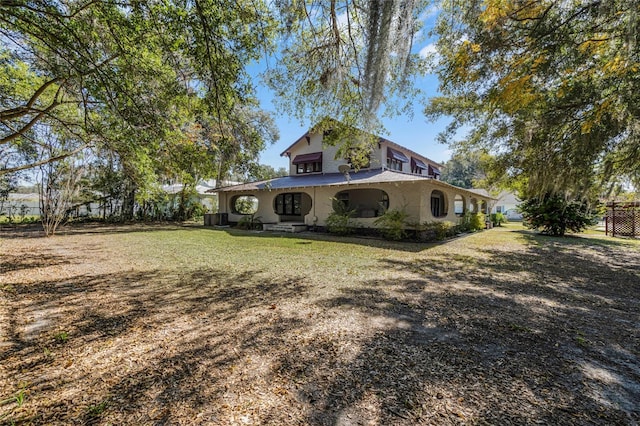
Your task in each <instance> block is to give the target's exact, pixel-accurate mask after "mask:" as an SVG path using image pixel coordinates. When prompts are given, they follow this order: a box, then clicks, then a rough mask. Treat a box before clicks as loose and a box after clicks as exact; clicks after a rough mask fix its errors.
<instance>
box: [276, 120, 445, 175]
mask: <svg viewBox="0 0 640 426" xmlns="http://www.w3.org/2000/svg"><path fill="white" fill-rule="evenodd" d="M334 121H337V120H334ZM314 127H315V126H313V127H311V129H309V130H307V131H306V132H305V134H303V135H302V136H300V137H299V138H298V139H296V141H295V142H294V143H292V144H291V145H289V146H288V147H287V148H286V149H285V150H284V151H282V152H281V153H280V156H281V157H284V156H285V155H287V156H288V155H289V154H290V153H291V152H290V151H291V149H292V148H293V147H294V146H296V145H297V144H298V143H300V142H302V141H307V142H308V141H309V140H310V138H311V134H312V132H311V130H312V129H313V128H314ZM362 132H364V130H362ZM364 133H367V132H364ZM369 134H370V133H369ZM378 143H386V144H388V145H391V146H392V148H395V149H400V150H403V151H406V152H408V153H409V155H412V156H416V157H420V158H424V159H425V160H427V161H428V162H431V163H433V164H435V165H436V166H438V167H440V168H442V167H444V165H443V164H441V163H438V162H436V161H433V160H432V159H430V158H428V157H425V156H424V155H422V154H418V153H417V152H415V151H412V150H410V149H409V148H406V147H404V146H402V145H399V144H397V143H395V142H393V141H390V140H389V139H386V138H383V137H382V136H378Z"/></svg>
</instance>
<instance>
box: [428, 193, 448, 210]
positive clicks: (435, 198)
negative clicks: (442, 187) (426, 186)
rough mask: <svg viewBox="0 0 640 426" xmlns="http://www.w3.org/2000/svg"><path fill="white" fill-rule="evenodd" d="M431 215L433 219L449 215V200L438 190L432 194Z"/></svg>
mask: <svg viewBox="0 0 640 426" xmlns="http://www.w3.org/2000/svg"><path fill="white" fill-rule="evenodd" d="M431 214H432V215H433V217H443V216H446V215H447V199H446V197H445V196H444V193H443V192H442V191H438V190H437V189H436V190H433V191H432V192H431Z"/></svg>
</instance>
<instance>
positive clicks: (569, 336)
mask: <svg viewBox="0 0 640 426" xmlns="http://www.w3.org/2000/svg"><path fill="white" fill-rule="evenodd" d="M532 238H534V239H535V240H536V242H537V243H538V244H529V245H527V249H526V250H525V251H523V252H516V253H505V251H503V250H498V249H494V248H487V249H484V250H482V252H483V253H482V256H479V257H474V258H467V257H465V256H462V255H453V256H452V255H448V254H446V253H443V254H441V255H431V256H430V257H429V258H425V259H422V260H417V261H416V260H411V261H402V260H397V259H393V260H391V259H383V260H382V261H381V269H383V270H388V268H394V269H396V270H397V272H398V274H397V276H398V277H404V278H399V279H396V280H394V281H393V282H381V281H379V280H371V281H368V282H366V283H365V284H364V285H362V286H360V287H358V288H356V287H355V286H354V287H353V288H349V289H345V290H344V291H343V295H342V296H340V297H334V298H330V299H327V300H324V301H323V302H321V304H320V306H321V307H322V308H323V309H327V310H339V311H347V312H357V313H360V314H361V315H363V316H365V317H366V318H369V319H375V318H377V321H378V322H379V323H381V324H383V325H384V326H382V327H380V330H379V331H378V333H376V334H375V335H374V336H373V337H371V338H368V339H366V340H365V341H364V342H362V345H361V346H360V348H359V350H358V353H357V355H356V356H355V357H353V358H351V359H349V360H346V361H345V360H344V358H341V357H335V356H333V357H332V356H331V354H332V353H336V351H338V347H339V345H340V343H339V342H332V344H331V345H329V347H327V343H326V342H322V341H319V342H317V343H316V344H315V347H312V348H301V349H300V350H298V351H295V352H293V353H292V354H291V355H290V356H288V357H286V358H285V359H283V360H282V361H281V367H280V368H284V369H285V370H286V371H287V372H288V374H290V375H292V376H294V377H298V379H299V380H301V381H303V382H304V383H305V384H304V386H302V388H301V390H300V392H301V395H302V396H301V397H302V398H304V399H305V400H306V401H307V402H308V404H309V405H310V406H312V409H311V410H310V412H309V414H308V417H307V421H308V423H309V424H321V425H338V424H365V423H368V422H369V423H375V424H422V423H428V424H432V423H434V424H449V423H453V424H458V423H467V422H471V423H489V424H504V423H509V422H510V423H516V424H533V423H539V422H541V423H545V424H602V425H605V424H637V422H638V421H639V420H640V409H639V408H638V407H639V406H638V401H640V357H639V356H638V354H640V346H639V340H638V336H639V334H638V333H639V332H640V330H639V328H638V324H640V314H639V312H640V309H639V308H640V274H639V273H640V267H639V264H638V260H639V259H640V253H638V252H630V251H624V250H622V249H621V248H623V247H624V244H622V245H621V246H620V245H617V244H607V245H603V246H598V247H589V248H588V249H585V245H584V244H583V242H582V241H578V242H574V241H572V240H569V241H567V240H562V241H560V242H558V241H550V240H547V239H546V238H544V237H540V238H538V237H532ZM603 250H605V251H606V250H611V251H610V252H605V253H603V252H602V251H603ZM614 257H615V258H616V259H617V261H616V262H611V259H612V258H614ZM478 259H480V260H478ZM472 262H473V263H472ZM332 345H333V346H332ZM312 353H320V354H321V356H320V357H315V358H313V359H310V358H309V354H312ZM323 355H324V356H323ZM301 372H303V373H301Z"/></svg>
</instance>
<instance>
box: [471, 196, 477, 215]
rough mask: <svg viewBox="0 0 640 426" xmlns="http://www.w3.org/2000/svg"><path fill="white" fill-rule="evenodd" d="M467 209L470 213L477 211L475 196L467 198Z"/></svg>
mask: <svg viewBox="0 0 640 426" xmlns="http://www.w3.org/2000/svg"><path fill="white" fill-rule="evenodd" d="M469 211H470V212H471V213H477V212H478V200H477V199H476V198H472V199H471V200H469Z"/></svg>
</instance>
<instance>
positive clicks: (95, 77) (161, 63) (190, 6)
mask: <svg viewBox="0 0 640 426" xmlns="http://www.w3.org/2000/svg"><path fill="white" fill-rule="evenodd" d="M274 30H275V24H274V23H273V21H272V19H271V13H270V12H269V9H268V8H267V6H266V4H265V3H264V2H262V1H253V0H240V1H215V0H196V1H194V2H190V3H183V2H177V1H168V2H162V3H151V2H134V1H126V0H125V1H123V2H117V3H114V2H110V1H106V0H99V1H92V2H76V1H71V2H57V1H50V0H27V1H24V2H22V1H21V2H15V1H12V0H0V37H1V38H2V40H3V42H6V45H5V46H6V47H5V48H4V49H2V50H0V69H1V70H2V71H3V72H2V73H0V150H2V151H1V152H0V155H5V156H8V155H13V156H14V157H15V158H14V162H13V164H12V165H9V166H7V167H5V168H3V169H2V170H0V174H5V173H9V172H11V171H15V170H20V169H26V168H31V167H34V166H37V165H38V164H36V163H33V162H28V161H21V162H20V161H17V157H16V156H15V155H14V154H16V153H19V152H20V150H21V149H23V147H24V146H25V145H38V144H40V143H41V141H40V139H39V137H38V136H39V128H40V127H42V126H48V125H52V124H56V125H59V126H62V127H64V128H65V129H66V130H67V131H69V132H73V133H74V135H75V137H76V138H77V139H78V140H81V141H82V142H83V144H84V146H83V147H82V148H85V147H96V146H99V147H100V148H108V149H110V150H112V151H115V152H118V153H119V156H120V157H121V159H122V161H123V164H124V163H129V165H130V166H132V167H133V168H136V167H134V166H133V165H132V164H131V163H133V162H134V161H142V162H143V163H144V162H145V161H147V159H148V158H149V156H153V154H155V152H156V151H157V149H158V147H159V144H160V143H168V142H169V141H172V140H179V139H180V137H177V136H178V135H179V134H180V133H181V132H182V131H183V130H184V128H185V127H186V124H187V123H189V122H190V121H193V117H194V113H196V111H204V112H206V113H207V114H209V115H211V116H212V117H213V118H214V120H215V122H216V123H217V125H218V127H219V128H220V130H221V131H220V133H224V132H223V127H224V126H225V124H226V123H229V122H232V121H233V120H234V119H235V116H234V115H235V112H236V110H237V108H238V106H239V105H244V104H246V103H247V102H249V101H250V100H251V98H252V90H253V89H252V84H251V81H250V78H249V76H248V74H247V73H246V71H245V66H246V65H247V64H248V63H249V62H250V61H252V60H256V59H258V57H259V56H260V55H261V54H262V53H263V52H264V51H269V50H270V49H271V48H272V40H273V35H274ZM223 140H231V139H230V138H227V139H223ZM76 152H78V151H63V152H55V153H52V154H53V155H52V157H50V158H44V159H41V160H40V163H39V164H43V163H46V162H49V161H56V160H59V159H61V158H64V157H67V156H71V155H73V154H74V153H76ZM138 168H139V169H141V168H140V167H138ZM139 171H140V170H139Z"/></svg>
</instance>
